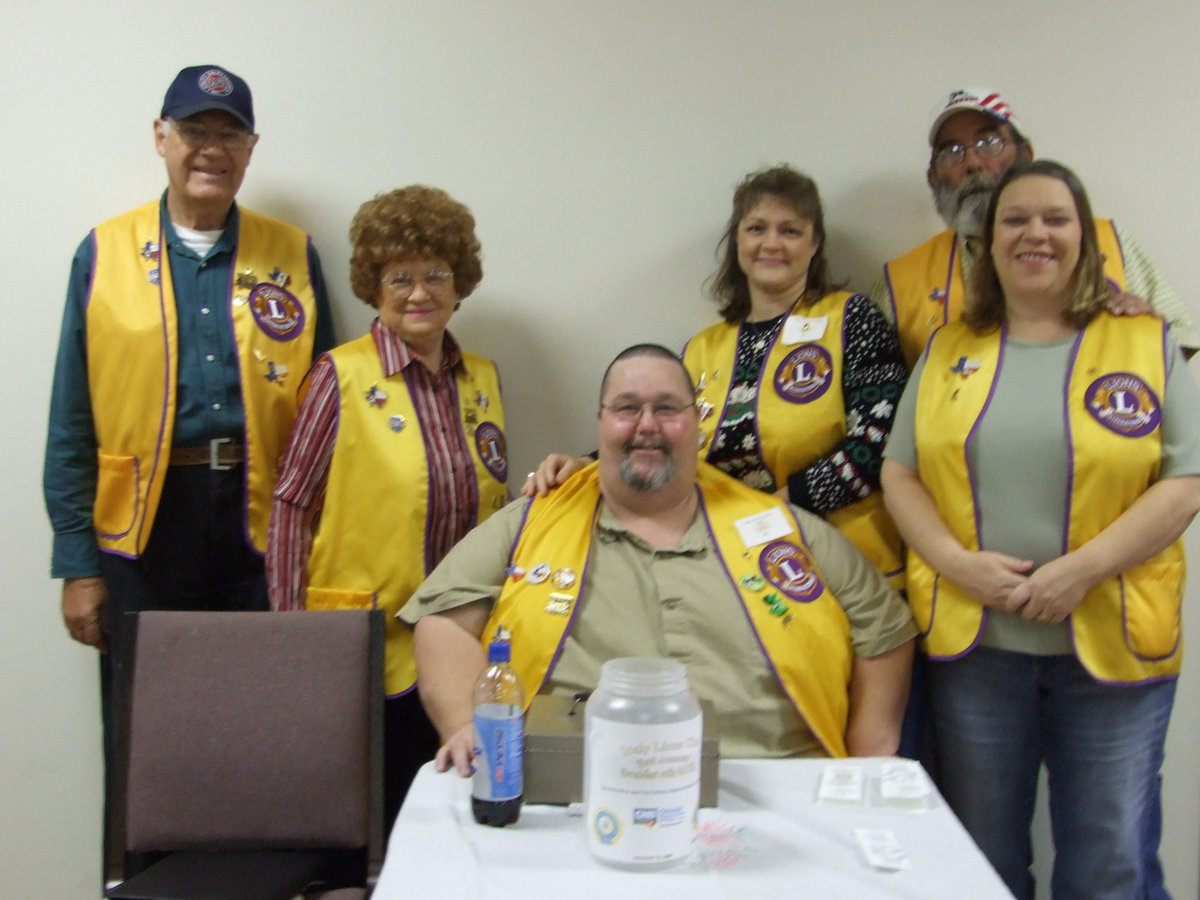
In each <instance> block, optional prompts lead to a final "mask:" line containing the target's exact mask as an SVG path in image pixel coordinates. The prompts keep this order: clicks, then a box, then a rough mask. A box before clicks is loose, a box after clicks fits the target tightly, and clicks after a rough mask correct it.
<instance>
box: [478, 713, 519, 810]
mask: <svg viewBox="0 0 1200 900" xmlns="http://www.w3.org/2000/svg"><path fill="white" fill-rule="evenodd" d="M514 709H515V712H516V714H515V715H513V714H512V712H513V711H514ZM524 748H525V724H524V720H523V719H522V717H521V710H520V707H512V706H510V705H507V704H503V705H502V704H491V705H489V706H481V707H479V708H478V709H476V711H475V748H474V749H475V778H474V781H473V783H472V786H471V793H472V794H473V795H474V796H475V797H477V798H479V799H480V800H512V799H514V798H516V797H519V796H521V793H522V790H523V776H524V772H523V771H522V769H523V766H524V756H523V751H524Z"/></svg>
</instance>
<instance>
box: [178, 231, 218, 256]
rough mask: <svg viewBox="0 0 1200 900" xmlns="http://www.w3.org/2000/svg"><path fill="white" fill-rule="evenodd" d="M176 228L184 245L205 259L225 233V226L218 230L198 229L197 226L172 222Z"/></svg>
mask: <svg viewBox="0 0 1200 900" xmlns="http://www.w3.org/2000/svg"><path fill="white" fill-rule="evenodd" d="M171 224H172V225H173V226H174V228H175V233H176V234H177V235H179V239H180V240H181V241H183V243H184V246H186V247H187V248H188V249H189V250H191V251H192V252H193V253H195V254H196V255H197V256H199V257H200V258H201V259H204V257H205V256H207V255H208V251H209V250H211V249H212V248H213V247H214V246H216V243H217V241H219V240H220V239H221V235H222V234H224V232H225V229H224V228H218V229H217V230H216V231H197V230H196V229H195V228H185V227H184V226H182V225H176V224H175V223H174V222H172V223H171Z"/></svg>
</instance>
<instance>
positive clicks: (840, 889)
mask: <svg viewBox="0 0 1200 900" xmlns="http://www.w3.org/2000/svg"><path fill="white" fill-rule="evenodd" d="M861 762H862V763H863V764H864V766H865V768H866V775H867V782H868V790H867V792H866V793H867V794H868V795H869V796H868V799H867V800H866V801H865V802H864V803H863V804H862V805H850V806H846V805H835V804H830V803H818V802H816V791H817V783H818V781H819V779H820V777H821V773H822V772H823V771H824V768H825V765H826V764H827V763H828V761H827V760H824V759H785V760H722V761H721V769H720V778H721V785H720V798H719V801H718V802H719V806H718V808H717V809H709V810H702V811H701V816H700V823H701V825H700V834H699V836H698V838H697V842H696V850H695V851H694V852H693V854H692V857H691V859H690V860H688V861H687V862H684V863H681V864H680V865H678V866H676V867H675V868H672V869H669V870H667V871H662V872H624V871H619V870H616V869H612V868H609V867H607V866H605V865H603V864H601V863H598V862H596V861H594V860H593V859H592V857H591V856H590V855H589V854H588V851H587V844H586V838H585V836H584V823H583V819H582V818H581V817H578V816H570V815H568V813H567V811H566V810H565V809H564V808H562V807H555V806H526V807H525V808H524V809H522V810H521V819H520V821H519V822H518V823H517V824H516V825H510V826H508V827H507V828H489V827H486V826H482V825H477V824H475V820H474V819H473V818H472V816H471V794H470V780H469V779H463V778H459V777H458V775H456V774H454V773H452V772H451V773H446V774H438V773H437V772H435V771H434V769H433V764H432V763H429V764H427V765H426V766H425V767H424V768H422V769H421V771H420V773H419V774H418V775H417V778H416V780H415V781H414V782H413V786H412V789H411V790H410V791H409V794H408V797H407V799H406V800H405V803H404V808H403V809H402V810H401V812H400V816H399V818H398V819H397V821H396V826H395V828H394V830H393V831H392V836H391V839H390V841H389V844H388V850H387V857H386V859H385V861H384V866H383V872H382V873H381V875H380V879H379V884H378V886H377V887H376V890H375V893H374V895H373V900H408V898H423V897H437V898H443V900H457V898H466V900H486V898H510V897H511V898H518V900H558V898H560V897H563V898H570V900H576V898H593V897H594V898H602V900H632V898H640V897H655V898H671V897H686V898H688V900H693V898H695V900H704V898H731V900H732V898H738V900H741V898H747V897H770V898H791V897H800V896H803V897H808V898H822V900H824V898H829V900H843V898H860V897H861V898H871V897H910V898H913V900H918V898H919V900H932V898H939V897H945V898H954V900H962V898H969V900H988V898H1005V897H1010V896H1011V895H1010V894H1009V893H1008V891H1007V890H1006V889H1005V888H1004V885H1003V884H1002V883H1001V881H1000V879H999V878H998V877H997V875H996V874H995V872H994V871H993V870H992V868H991V867H990V866H989V865H988V863H987V861H986V860H985V859H984V858H983V855H982V854H981V853H980V852H979V850H978V848H976V847H975V845H974V844H973V843H972V842H971V839H970V838H969V837H968V836H967V833H966V832H965V831H964V830H963V828H962V826H961V825H960V824H959V822H958V820H957V819H956V818H955V817H954V815H953V814H952V813H951V812H950V811H949V809H948V808H947V807H946V805H945V803H944V802H943V801H942V800H941V798H940V797H938V796H937V795H936V793H935V794H934V795H933V797H932V801H931V803H930V804H928V805H927V806H928V808H926V809H923V810H917V811H914V810H898V809H888V808H883V807H882V806H880V805H879V803H878V801H877V800H874V801H873V800H871V799H870V796H871V795H874V796H877V794H878V791H877V781H878V770H879V763H880V760H862V761H861ZM856 828H886V829H890V830H892V831H894V832H895V833H896V835H897V837H898V838H899V841H900V845H901V847H902V848H903V849H904V851H905V852H906V853H907V855H908V857H909V860H910V862H911V867H910V868H908V869H906V870H903V871H898V872H884V871H879V870H876V869H872V868H871V867H870V866H868V865H867V863H866V859H865V857H864V856H863V854H862V853H861V851H860V850H859V847H858V843H857V841H856V840H855V837H854V830H855V829H856Z"/></svg>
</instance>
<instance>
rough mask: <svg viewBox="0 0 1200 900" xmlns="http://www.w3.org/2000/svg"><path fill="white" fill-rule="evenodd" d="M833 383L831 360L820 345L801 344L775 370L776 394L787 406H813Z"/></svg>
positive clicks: (827, 352)
mask: <svg viewBox="0 0 1200 900" xmlns="http://www.w3.org/2000/svg"><path fill="white" fill-rule="evenodd" d="M832 383H833V357H831V356H830V355H829V351H827V350H826V349H825V348H824V347H822V346H821V345H820V344H803V345H801V346H799V347H797V348H796V349H795V350H793V351H792V352H791V353H789V354H788V355H787V356H785V357H784V358H783V362H781V363H780V364H779V368H777V369H776V370H775V392H776V393H777V394H779V396H780V397H782V398H783V399H784V400H787V401H788V402H789V403H812V401H814V400H816V399H817V398H819V397H821V396H823V395H824V394H825V392H826V391H828V390H829V386H830V384H832Z"/></svg>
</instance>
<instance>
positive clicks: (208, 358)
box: [204, 353, 216, 362]
mask: <svg viewBox="0 0 1200 900" xmlns="http://www.w3.org/2000/svg"><path fill="white" fill-rule="evenodd" d="M204 358H205V359H207V360H208V361H209V362H212V361H213V360H214V359H216V357H215V356H213V355H212V354H211V353H210V354H208V355H207V356H206V357H204Z"/></svg>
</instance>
